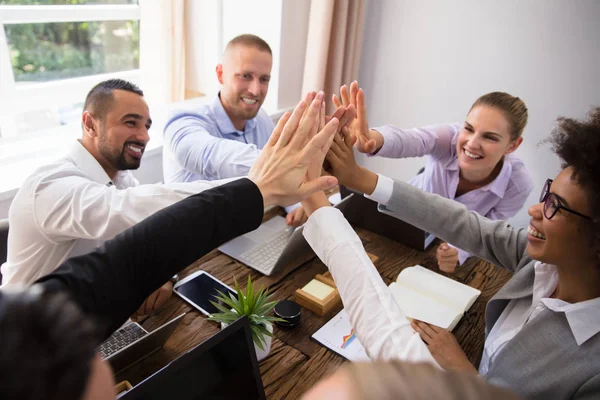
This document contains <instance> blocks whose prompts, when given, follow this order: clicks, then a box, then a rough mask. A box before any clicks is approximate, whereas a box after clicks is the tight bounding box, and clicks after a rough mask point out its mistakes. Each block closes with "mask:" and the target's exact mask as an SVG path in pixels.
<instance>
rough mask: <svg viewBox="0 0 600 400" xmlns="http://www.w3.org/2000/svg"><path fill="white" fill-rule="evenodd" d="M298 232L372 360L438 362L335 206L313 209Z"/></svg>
mask: <svg viewBox="0 0 600 400" xmlns="http://www.w3.org/2000/svg"><path fill="white" fill-rule="evenodd" d="M303 233H304V237H305V238H306V240H307V241H308V243H309V244H310V246H311V247H312V248H313V250H314V251H315V253H316V254H317V256H318V257H319V258H320V259H321V261H323V263H324V264H325V265H327V267H328V268H329V270H330V271H331V275H332V276H333V279H334V280H335V283H336V285H337V288H338V290H339V292H340V296H341V298H342V302H343V303H344V308H345V310H346V312H347V313H348V315H349V316H350V322H351V324H352V327H353V328H354V332H355V333H356V337H357V338H358V340H359V341H360V342H361V344H362V345H363V347H364V348H365V350H366V352H367V354H368V355H369V357H370V358H371V359H372V360H380V359H381V360H389V359H399V360H408V361H415V362H416V361H426V362H431V363H433V364H434V365H436V366H438V364H437V362H436V361H435V359H434V358H433V357H432V355H431V353H430V352H429V349H428V348H427V346H426V345H425V343H423V341H422V340H421V338H420V336H419V335H418V334H417V333H415V332H414V331H413V329H412V328H411V326H410V323H409V321H408V320H407V319H406V317H405V315H404V313H403V312H402V310H401V309H400V307H399V306H398V304H397V303H396V301H395V300H394V298H393V296H392V293H391V292H390V290H389V288H388V287H387V285H386V284H385V283H384V282H383V280H382V279H381V276H380V275H379V272H377V269H376V268H375V266H374V265H373V263H372V262H371V260H370V259H369V257H368V256H367V253H366V252H365V249H364V248H363V245H362V242H361V241H360V239H359V237H358V236H357V235H356V233H355V232H354V230H353V229H352V227H351V226H350V224H349V223H348V221H346V219H345V218H344V216H343V215H342V213H341V212H340V211H339V210H337V209H335V208H333V207H323V208H320V209H319V210H317V211H315V212H314V213H313V214H312V215H311V216H310V218H309V219H308V222H307V223H306V225H305V226H304V232H303Z"/></svg>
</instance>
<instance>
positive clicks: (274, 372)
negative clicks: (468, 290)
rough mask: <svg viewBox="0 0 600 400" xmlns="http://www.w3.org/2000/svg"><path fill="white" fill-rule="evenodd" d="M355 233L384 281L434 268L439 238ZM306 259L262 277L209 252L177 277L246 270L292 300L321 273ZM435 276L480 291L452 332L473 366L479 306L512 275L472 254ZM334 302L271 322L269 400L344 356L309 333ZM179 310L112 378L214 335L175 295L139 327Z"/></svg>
mask: <svg viewBox="0 0 600 400" xmlns="http://www.w3.org/2000/svg"><path fill="white" fill-rule="evenodd" d="M272 215H283V212H282V210H281V209H277V208H275V209H272V210H271V211H270V212H269V215H268V217H267V219H268V218H269V217H271V216H272ZM356 231H357V233H358V235H359V237H360V238H361V240H362V242H363V244H364V246H365V249H366V250H367V252H369V253H371V254H373V255H375V256H377V257H378V260H377V262H376V263H375V267H376V268H377V270H378V271H379V273H380V274H381V276H382V279H383V280H384V282H385V283H386V284H390V283H391V282H392V281H393V280H395V279H396V278H397V277H398V274H399V273H400V271H402V269H404V268H406V267H409V266H412V265H415V264H420V265H423V266H424V267H426V268H429V269H431V270H432V271H435V272H437V273H441V272H440V271H439V269H438V266H437V261H436V258H435V252H436V249H437V247H438V245H439V244H440V241H439V240H436V242H435V243H434V245H433V246H432V247H431V248H430V249H429V250H427V251H425V252H420V251H416V250H413V249H410V248H408V247H406V246H404V245H402V244H400V243H398V242H395V241H393V240H390V239H387V238H384V237H381V236H379V235H377V234H375V233H373V232H370V231H367V230H364V229H360V228H359V229H356ZM307 258H309V259H308V260H307V261H306V262H304V263H303V264H302V265H300V266H299V267H288V268H284V269H283V270H282V271H279V272H277V273H275V274H274V275H272V276H268V277H267V276H263V275H261V274H260V273H258V272H256V271H254V270H253V269H251V268H248V267H246V266H244V265H243V264H241V263H239V262H237V261H235V260H233V259H232V258H230V257H228V256H226V255H224V254H222V253H220V252H219V251H217V250H214V251H212V252H210V253H209V254H207V255H206V256H204V257H202V258H201V259H199V260H198V261H196V262H194V263H193V264H192V265H190V266H189V267H188V268H186V269H185V270H184V271H182V273H181V274H180V276H181V277H185V276H187V275H189V274H191V273H192V272H195V271H197V270H204V271H207V272H209V273H210V274H211V275H213V276H215V277H216V278H217V279H220V280H222V281H223V282H225V283H226V284H228V285H230V286H233V282H234V278H235V279H237V281H238V282H239V283H240V284H241V286H242V288H245V286H246V280H247V279H248V276H251V277H252V279H254V280H255V281H256V283H257V284H258V285H259V286H260V285H264V286H266V287H268V288H269V290H270V291H271V292H272V293H273V298H274V299H276V300H285V299H289V300H294V299H295V291H296V289H298V288H301V287H303V286H304V285H306V284H307V283H308V282H309V281H310V280H311V279H313V278H314V277H315V276H316V275H317V274H322V273H324V272H326V271H327V267H326V266H325V265H323V263H322V262H321V261H320V260H319V259H318V258H316V257H314V255H312V256H311V257H307ZM442 274H443V275H446V276H449V277H451V278H452V279H455V280H457V281H459V282H462V283H465V284H467V285H471V286H472V287H475V288H477V289H479V290H481V292H482V294H481V296H480V297H479V299H478V300H477V301H476V302H475V304H473V306H472V307H471V309H470V310H469V311H468V312H467V313H465V316H464V317H463V319H462V320H461V322H460V323H459V324H458V325H457V327H456V328H455V330H454V334H455V335H456V338H457V340H458V341H459V343H460V344H461V346H462V347H463V349H464V350H465V353H466V354H467V356H468V357H469V360H471V362H473V363H474V365H476V366H477V365H478V363H479V361H480V359H481V353H482V350H483V341H484V329H485V321H484V315H485V306H486V304H487V302H488V301H489V299H490V298H491V297H492V296H493V295H494V294H495V293H496V292H497V291H498V289H500V287H502V286H503V285H504V284H505V283H506V281H508V279H510V277H511V273H510V272H509V271H506V270H502V269H500V268H498V267H496V266H494V265H491V264H490V263H488V262H485V261H482V260H479V259H476V258H471V259H470V260H468V261H467V263H466V264H465V265H463V266H461V267H459V268H458V269H457V271H456V272H455V273H454V274H444V273H442ZM341 308H342V307H341V305H340V306H339V307H336V308H335V309H334V310H332V311H331V312H330V313H329V314H328V315H325V316H323V317H320V316H318V315H315V314H314V313H312V312H311V311H309V310H307V309H302V320H301V323H300V325H299V326H298V327H296V328H292V329H286V328H280V327H277V326H276V327H275V329H274V335H275V338H274V340H273V346H272V349H271V354H270V355H269V356H268V357H267V358H266V359H265V360H263V361H262V362H261V363H260V371H261V375H262V379H263V383H264V386H265V392H266V394H267V397H268V398H273V399H281V398H298V397H300V396H301V395H302V393H304V392H305V391H306V390H308V389H309V388H310V387H312V386H313V385H314V384H315V383H316V382H318V381H319V380H320V379H322V378H323V376H325V375H327V374H329V373H331V372H332V371H333V370H335V369H336V368H337V367H339V366H340V365H341V364H343V363H344V362H346V361H345V360H344V359H343V358H342V357H340V356H338V355H337V354H335V353H333V352H331V351H329V350H328V349H326V348H324V347H323V346H321V345H320V344H318V343H317V342H315V341H313V340H312V339H311V338H310V337H311V336H312V334H313V333H314V332H316V331H317V330H318V329H319V328H320V327H321V326H323V325H324V324H325V323H327V321H329V320H330V319H331V318H332V317H333V316H334V315H335V314H336V313H338V312H339V311H340V309H341ZM183 312H187V313H188V314H187V315H186V317H185V318H184V321H183V322H182V324H181V325H180V326H179V327H178V328H177V329H176V331H175V333H174V334H173V336H172V337H171V338H170V339H169V341H168V342H167V344H166V346H165V347H164V349H162V350H161V351H159V352H157V353H155V354H153V355H151V356H150V357H148V358H146V359H145V360H144V361H142V362H141V363H139V364H137V365H135V366H133V367H131V368H129V369H128V370H126V371H124V372H123V373H121V374H119V376H118V377H117V379H118V380H122V379H128V380H129V381H130V382H131V383H132V384H136V383H137V382H139V381H141V380H142V379H144V378H145V377H147V376H149V375H150V374H152V373H153V372H155V371H156V370H157V369H159V368H161V367H163V366H164V365H166V364H167V363H168V362H170V361H172V360H173V359H175V358H176V357H178V356H179V355H181V354H183V353H184V352H186V351H188V350H189V349H191V348H193V347H194V346H196V345H197V344H199V343H201V342H202V341H204V340H206V339H207V338H209V337H210V336H212V335H214V334H216V333H217V332H218V331H219V329H220V328H219V327H218V325H217V324H216V323H213V322H210V321H208V320H206V318H205V317H204V316H203V315H200V314H199V313H198V312H196V311H194V310H193V309H192V307H190V306H189V305H187V304H186V303H185V302H183V301H182V300H181V299H180V298H179V297H177V296H173V297H172V298H171V299H169V301H168V302H167V303H166V305H165V307H163V308H162V309H161V310H159V311H158V312H156V313H155V314H154V315H152V316H151V317H149V318H146V319H145V320H144V321H143V326H144V327H145V328H146V329H148V330H153V329H156V328H157V327H159V326H160V325H162V324H164V323H165V322H167V321H169V320H170V319H172V318H174V317H176V316H177V315H179V314H181V313H183Z"/></svg>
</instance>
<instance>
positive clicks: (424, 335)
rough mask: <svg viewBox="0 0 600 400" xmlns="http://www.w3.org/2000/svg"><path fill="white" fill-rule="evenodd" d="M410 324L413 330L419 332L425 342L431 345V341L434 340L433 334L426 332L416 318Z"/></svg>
mask: <svg viewBox="0 0 600 400" xmlns="http://www.w3.org/2000/svg"><path fill="white" fill-rule="evenodd" d="M410 326H411V327H412V328H413V330H414V331H415V332H417V333H418V334H419V336H421V339H423V341H424V342H425V344H427V345H429V343H430V342H431V340H432V338H431V336H429V335H428V334H427V332H425V331H424V330H423V329H421V326H419V324H417V323H416V322H415V321H414V320H413V321H411V323H410Z"/></svg>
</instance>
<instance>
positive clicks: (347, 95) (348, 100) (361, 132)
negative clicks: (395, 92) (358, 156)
mask: <svg viewBox="0 0 600 400" xmlns="http://www.w3.org/2000/svg"><path fill="white" fill-rule="evenodd" d="M340 98H341V101H340ZM340 98H338V97H337V96H336V95H333V98H332V100H333V104H334V105H335V106H336V107H340V106H344V107H349V106H350V105H353V106H354V107H355V108H356V117H355V118H354V120H353V121H352V122H351V123H350V124H349V125H348V128H349V129H350V134H351V135H352V136H355V137H356V143H355V145H354V146H355V147H356V149H357V150H358V151H360V152H361V153H374V152H376V151H378V150H379V149H380V148H381V146H383V136H382V135H381V134H380V133H379V132H377V131H375V130H373V129H369V122H368V121H367V107H366V104H365V93H364V91H363V90H362V89H359V88H358V82H357V81H354V82H352V84H351V85H350V92H348V87H347V86H346V85H343V86H342V87H341V88H340Z"/></svg>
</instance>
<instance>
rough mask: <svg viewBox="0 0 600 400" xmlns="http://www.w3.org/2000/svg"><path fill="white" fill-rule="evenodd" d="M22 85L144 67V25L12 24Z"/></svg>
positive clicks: (14, 1)
mask: <svg viewBox="0 0 600 400" xmlns="http://www.w3.org/2000/svg"><path fill="white" fill-rule="evenodd" d="M109 3H112V4H130V3H133V2H132V1H127V0H115V1H86V0H45V1H44V0H38V1H35V0H29V1H23V0H0V6H2V5H77V4H109ZM4 28H5V33H6V37H7V41H8V46H9V52H10V57H11V63H12V67H13V72H14V75H15V80H16V81H50V80H56V79H65V78H72V77H77V76H85V75H92V74H99V73H108V72H116V71H124V70H131V69H137V68H139V23H138V21H91V22H65V23H28V24H6V25H5V26H4Z"/></svg>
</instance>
